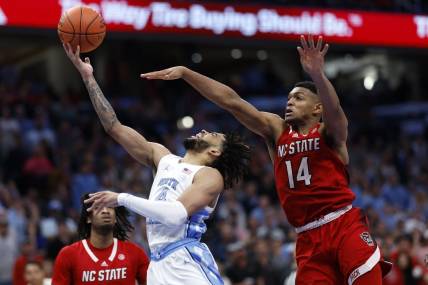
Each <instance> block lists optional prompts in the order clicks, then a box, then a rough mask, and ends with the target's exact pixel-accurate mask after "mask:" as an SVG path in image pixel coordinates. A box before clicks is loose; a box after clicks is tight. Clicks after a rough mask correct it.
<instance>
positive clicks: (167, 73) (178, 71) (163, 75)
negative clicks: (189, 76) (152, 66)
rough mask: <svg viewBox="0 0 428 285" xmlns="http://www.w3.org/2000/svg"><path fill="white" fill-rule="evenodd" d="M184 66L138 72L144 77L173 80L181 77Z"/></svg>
mask: <svg viewBox="0 0 428 285" xmlns="http://www.w3.org/2000/svg"><path fill="white" fill-rule="evenodd" d="M185 70H186V67H184V66H174V67H170V68H167V69H163V70H159V71H153V72H149V73H143V74H140V77H141V78H145V79H161V80H175V79H180V78H181V77H183V74H184V71H185Z"/></svg>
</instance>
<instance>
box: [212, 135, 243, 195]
mask: <svg viewBox="0 0 428 285" xmlns="http://www.w3.org/2000/svg"><path fill="white" fill-rule="evenodd" d="M250 153H251V151H250V147H249V146H248V145H246V144H245V143H244V142H243V140H242V138H241V137H240V136H239V135H237V134H235V133H227V134H225V141H224V142H223V145H222V153H221V155H220V156H219V157H218V158H217V159H216V160H215V161H214V162H213V163H212V164H211V167H213V168H216V169H217V170H218V171H219V172H220V173H221V175H222V176H223V179H224V188H225V189H228V188H231V187H232V186H233V185H234V184H235V183H237V182H239V180H240V179H241V178H242V177H243V176H244V175H245V174H247V173H248V165H249V161H250Z"/></svg>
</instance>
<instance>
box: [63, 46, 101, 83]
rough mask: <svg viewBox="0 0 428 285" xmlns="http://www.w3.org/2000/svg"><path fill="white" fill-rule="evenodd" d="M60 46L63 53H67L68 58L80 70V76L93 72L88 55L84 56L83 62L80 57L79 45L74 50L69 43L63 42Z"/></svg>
mask: <svg viewBox="0 0 428 285" xmlns="http://www.w3.org/2000/svg"><path fill="white" fill-rule="evenodd" d="M62 46H63V47H64V50H65V53H66V54H67V56H68V58H69V59H70V60H71V62H72V63H73V64H74V66H75V67H76V68H77V70H78V71H79V72H80V75H82V77H85V76H90V75H92V73H93V72H94V68H93V67H92V65H91V61H90V60H89V57H85V61H84V62H83V61H82V59H81V58H80V46H77V48H76V51H75V52H73V48H72V47H71V45H70V44H69V43H63V44H62Z"/></svg>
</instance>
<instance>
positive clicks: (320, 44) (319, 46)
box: [316, 36, 322, 51]
mask: <svg viewBox="0 0 428 285" xmlns="http://www.w3.org/2000/svg"><path fill="white" fill-rule="evenodd" d="M321 48H322V36H319V37H318V41H317V46H316V49H317V50H319V51H321Z"/></svg>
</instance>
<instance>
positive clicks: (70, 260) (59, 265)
mask: <svg viewBox="0 0 428 285" xmlns="http://www.w3.org/2000/svg"><path fill="white" fill-rule="evenodd" d="M148 264H149V260H148V258H147V255H146V254H145V252H144V251H143V250H142V249H141V248H139V247H138V246H136V245H135V244H133V243H131V242H129V241H120V240H117V239H114V242H113V244H112V245H111V246H109V247H108V248H104V249H97V248H95V247H93V246H92V245H91V244H90V242H89V240H81V241H78V242H75V243H73V244H72V245H69V246H66V247H64V248H63V249H62V250H61V251H60V253H59V254H58V256H57V258H56V260H55V266H54V270H53V276H52V284H55V285H83V284H115V285H135V284H136V283H135V282H136V281H137V282H138V284H145V282H146V275H147V267H148Z"/></svg>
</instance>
